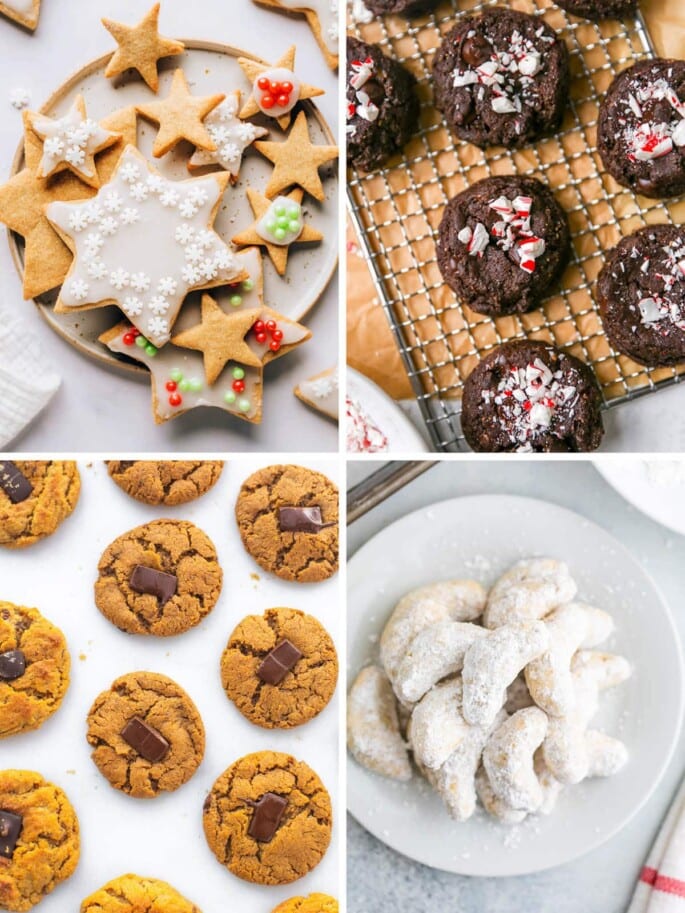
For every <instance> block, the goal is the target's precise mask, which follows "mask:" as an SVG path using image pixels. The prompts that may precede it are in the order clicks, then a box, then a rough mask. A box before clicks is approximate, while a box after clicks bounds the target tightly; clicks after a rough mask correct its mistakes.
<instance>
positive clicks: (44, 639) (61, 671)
mask: <svg viewBox="0 0 685 913" xmlns="http://www.w3.org/2000/svg"><path fill="white" fill-rule="evenodd" d="M69 669H70V659H69V650H68V649H67V643H66V641H65V639H64V634H62V632H61V631H60V630H59V628H57V627H55V626H54V625H53V624H51V623H50V622H49V621H48V620H47V619H45V618H43V616H42V615H41V614H40V612H39V611H38V610H37V609H27V608H25V607H24V606H17V605H12V603H10V602H0V739H4V738H7V736H11V735H16V734H17V733H20V732H28V731H29V730H31V729H38V727H39V726H41V725H42V724H43V723H44V722H45V720H46V719H48V717H50V716H52V714H53V713H55V711H56V710H58V709H59V707H60V705H61V703H62V700H63V698H64V695H65V694H66V691H67V688H68V687H69ZM0 855H1V854H0Z"/></svg>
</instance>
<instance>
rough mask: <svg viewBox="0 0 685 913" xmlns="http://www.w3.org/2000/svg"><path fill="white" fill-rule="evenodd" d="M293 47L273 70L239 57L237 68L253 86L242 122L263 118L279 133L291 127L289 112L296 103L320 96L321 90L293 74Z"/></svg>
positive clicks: (241, 114)
mask: <svg viewBox="0 0 685 913" xmlns="http://www.w3.org/2000/svg"><path fill="white" fill-rule="evenodd" d="M296 53H297V48H296V47H295V45H293V46H292V47H291V48H289V49H288V50H287V51H286V52H285V54H284V55H283V56H282V57H281V59H280V60H279V61H277V62H276V63H275V64H274V65H273V66H272V67H270V66H267V65H266V64H262V63H259V62H258V61H256V60H251V59H250V58H249V57H239V58H238V63H239V64H240V68H241V70H242V71H243V73H244V74H245V76H247V78H248V79H249V81H250V84H251V85H252V91H251V93H250V95H249V97H248V100H247V103H246V105H245V107H244V108H243V110H242V111H241V112H240V116H241V117H242V118H246V117H253V116H254V115H255V114H259V113H260V112H261V113H262V114H266V116H267V117H273V118H274V119H275V120H276V121H277V122H278V125H279V127H280V128H281V129H282V130H287V129H288V127H289V126H290V119H291V112H292V110H293V108H294V107H295V105H296V104H297V103H298V101H304V100H305V99H307V98H315V97H316V96H317V95H323V94H324V91H323V89H317V88H316V87H315V86H310V85H307V83H304V82H301V81H300V80H299V79H298V77H297V76H296V74H295V54H296Z"/></svg>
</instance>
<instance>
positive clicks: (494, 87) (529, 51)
mask: <svg viewBox="0 0 685 913" xmlns="http://www.w3.org/2000/svg"><path fill="white" fill-rule="evenodd" d="M569 80H570V77H569V64H568V51H567V50H566V45H565V44H564V42H563V40H562V39H561V38H558V37H557V35H556V33H555V32H554V30H553V29H551V28H550V27H549V26H548V25H547V24H546V23H545V22H544V21H543V20H542V19H540V18H539V17H537V16H529V15H528V14H526V13H519V12H517V11H516V10H510V9H503V8H495V9H492V10H488V11H487V12H485V13H483V14H482V15H481V16H466V17H464V18H462V19H460V21H459V22H458V23H457V25H455V26H454V28H453V29H452V30H451V31H450V32H448V33H447V35H445V37H444V38H443V41H442V45H441V46H440V48H439V49H438V52H437V54H436V55H435V62H434V64H433V81H434V88H435V104H436V106H437V108H438V109H439V110H440V111H442V113H443V114H444V116H445V120H446V121H447V124H448V126H449V127H450V128H451V129H452V130H453V132H454V133H455V134H456V135H457V136H458V137H459V139H463V140H467V141H468V142H470V143H475V144H476V146H481V147H483V148H486V147H488V146H498V145H502V146H507V147H509V148H517V147H519V146H524V145H525V144H526V143H529V142H530V141H531V140H533V139H535V138H536V137H538V136H541V135H543V134H546V133H549V132H552V131H554V130H556V129H557V127H559V125H560V124H561V120H562V117H563V114H564V108H565V105H566V99H567V97H568V89H569Z"/></svg>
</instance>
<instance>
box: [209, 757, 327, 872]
mask: <svg viewBox="0 0 685 913" xmlns="http://www.w3.org/2000/svg"><path fill="white" fill-rule="evenodd" d="M331 827H332V812H331V799H330V796H329V795H328V793H327V792H326V789H325V787H324V785H323V784H322V782H321V780H320V779H319V778H318V776H317V775H316V774H315V773H314V771H313V770H312V769H311V767H308V766H307V765H306V764H305V763H304V762H303V761H297V760H295V758H293V757H291V756H290V755H287V754H279V753H277V752H275V751H260V752H257V753H256V754H250V755H246V757H244V758H241V759H240V760H239V761H236V762H235V764H233V765H232V766H231V767H229V768H228V770H225V771H224V773H223V774H221V776H220V777H219V779H218V780H217V781H216V782H215V784H214V786H213V787H212V791H211V792H210V794H209V795H208V796H207V798H206V800H205V804H204V828H205V836H206V838H207V843H208V844H209V847H210V849H211V850H212V852H213V853H214V855H215V856H216V858H217V859H218V860H219V862H220V863H221V864H222V865H224V866H226V868H227V869H229V871H231V872H233V874H234V875H237V876H238V878H242V879H243V880H244V881H251V882H253V883H254V884H265V885H267V884H268V885H277V884H290V883H291V882H293V881H297V879H298V878H302V877H303V876H304V875H306V874H307V873H308V872H310V871H311V870H312V869H313V868H315V867H316V866H317V865H318V864H319V863H320V862H321V860H322V858H323V856H324V854H325V853H326V850H327V849H328V845H329V844H330V842H331Z"/></svg>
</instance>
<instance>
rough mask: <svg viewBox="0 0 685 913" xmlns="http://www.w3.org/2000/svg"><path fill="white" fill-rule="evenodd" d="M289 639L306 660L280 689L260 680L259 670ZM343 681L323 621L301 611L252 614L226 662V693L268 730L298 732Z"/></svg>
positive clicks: (233, 639)
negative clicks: (268, 657)
mask: <svg viewBox="0 0 685 913" xmlns="http://www.w3.org/2000/svg"><path fill="white" fill-rule="evenodd" d="M284 640H288V641H290V643H291V644H293V646H295V647H296V648H297V649H298V650H299V651H300V653H301V654H302V657H301V658H300V659H298V661H297V662H296V663H295V665H294V666H293V667H292V669H291V670H290V671H289V672H288V673H287V674H286V675H285V677H284V678H283V680H282V681H280V682H279V683H278V684H268V683H266V682H264V681H262V680H261V679H260V677H259V676H258V674H257V670H258V668H259V667H260V665H261V664H262V663H263V662H264V660H265V659H266V657H267V656H268V654H269V653H270V652H271V651H272V650H273V649H274V648H275V647H277V646H278V645H279V644H280V643H282V642H283V641H284ZM337 680H338V657H337V654H336V651H335V647H334V645H333V641H332V640H331V638H330V635H329V634H328V632H327V631H326V629H325V628H324V627H323V625H322V624H320V622H318V621H317V620H316V618H313V617H312V616H311V615H305V614H304V612H300V611H298V610H297V609H286V608H275V609H267V610H266V612H265V613H264V615H248V617H247V618H244V619H243V620H242V621H241V622H240V624H239V625H238V626H237V628H236V629H235V630H234V631H233V633H232V634H231V637H230V639H229V641H228V645H227V647H226V649H225V651H224V654H223V656H222V658H221V681H222V684H223V686H224V690H225V691H226V694H227V696H228V698H229V700H231V701H233V702H234V703H235V705H236V707H237V708H238V710H240V712H241V713H242V714H243V716H245V717H247V719H248V720H250V721H251V722H252V723H256V724H257V726H262V727H264V728H265V729H292V728H293V727H295V726H301V725H302V723H306V722H308V721H309V720H311V719H313V717H315V716H317V715H318V714H319V713H321V711H322V710H323V709H324V707H325V706H326V705H327V704H328V702H329V701H330V699H331V698H332V696H333V692H334V691H335V686H336V682H337Z"/></svg>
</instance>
